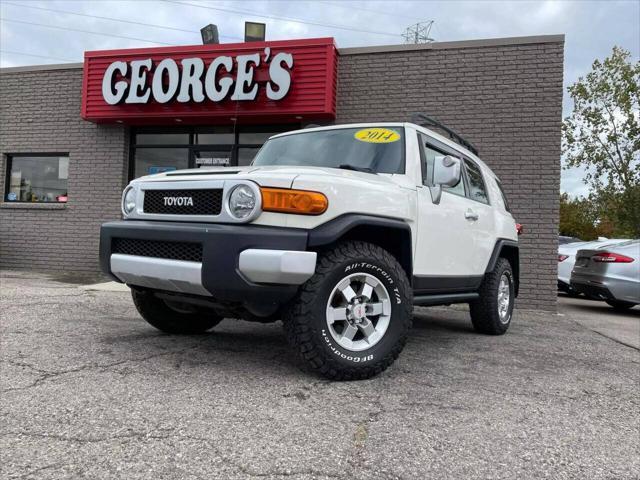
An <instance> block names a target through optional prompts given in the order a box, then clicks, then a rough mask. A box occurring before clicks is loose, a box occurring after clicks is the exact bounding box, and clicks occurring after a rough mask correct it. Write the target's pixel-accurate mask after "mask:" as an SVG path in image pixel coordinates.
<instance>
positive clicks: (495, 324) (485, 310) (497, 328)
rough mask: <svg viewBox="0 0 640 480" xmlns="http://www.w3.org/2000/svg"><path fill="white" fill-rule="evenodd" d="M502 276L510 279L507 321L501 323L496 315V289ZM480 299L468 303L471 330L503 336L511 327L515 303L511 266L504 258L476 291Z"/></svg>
mask: <svg viewBox="0 0 640 480" xmlns="http://www.w3.org/2000/svg"><path fill="white" fill-rule="evenodd" d="M502 275H507V276H508V278H509V279H510V282H509V288H510V295H509V301H510V305H509V310H508V317H507V321H502V320H501V319H500V315H499V313H498V287H499V285H500V279H501V278H502ZM478 293H479V294H480V298H478V299H477V300H474V301H472V302H469V312H470V314H471V323H472V324H473V328H474V329H475V330H476V331H477V332H479V333H484V334H487V335H503V334H504V333H506V331H507V330H508V329H509V325H511V318H512V316H513V304H514V301H515V284H514V277H513V271H512V269H511V264H510V263H509V261H508V260H507V259H506V258H498V261H497V262H496V266H495V267H494V269H493V271H491V272H489V273H486V274H485V276H484V279H483V280H482V283H481V284H480V288H479V290H478Z"/></svg>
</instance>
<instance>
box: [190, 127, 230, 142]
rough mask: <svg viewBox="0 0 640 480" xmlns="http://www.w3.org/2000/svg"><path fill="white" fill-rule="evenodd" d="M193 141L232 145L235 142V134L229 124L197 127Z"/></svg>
mask: <svg viewBox="0 0 640 480" xmlns="http://www.w3.org/2000/svg"><path fill="white" fill-rule="evenodd" d="M194 143H197V144H199V145H233V144H234V143H236V135H235V133H234V132H233V127H231V126H223V127H209V128H198V129H196V133H195V139H194Z"/></svg>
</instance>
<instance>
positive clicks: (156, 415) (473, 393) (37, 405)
mask: <svg viewBox="0 0 640 480" xmlns="http://www.w3.org/2000/svg"><path fill="white" fill-rule="evenodd" d="M1 282H2V298H1V302H2V303H1V305H0V308H1V310H0V315H1V316H2V322H1V344H0V346H1V351H0V360H1V385H0V387H1V389H2V396H1V403H0V413H1V418H2V424H1V432H0V434H1V436H0V439H1V440H0V455H1V458H0V469H1V470H0V477H2V478H21V479H29V478H46V479H59V478H95V479H101V480H103V479H110V478H126V479H138V478H144V479H157V478H162V479H173V478H176V479H212V478H223V479H241V478H242V479H245V478H254V477H255V478H258V477H259V478H273V479H278V478H285V477H286V478H295V479H298V478H300V479H312V478H314V479H316V478H317V479H325V478H326V479H365V478H376V479H378V478H390V479H391V478H398V479H417V478H439V479H442V478H451V479H461V478H509V479H513V478H518V479H524V478H579V479H584V478H590V479H594V478H602V479H605V478H606V479H614V478H615V479H625V478H628V479H637V478H638V477H640V442H639V441H638V439H639V435H640V416H639V415H638V411H639V404H640V396H639V395H638V393H639V382H640V368H639V364H640V354H639V352H638V350H637V349H635V348H633V347H632V346H628V345H626V344H623V343H620V342H619V341H616V340H614V339H610V338H608V337H607V336H605V335H604V334H602V333H597V332H594V331H592V330H591V329H590V328H587V327H585V326H584V325H583V324H580V323H578V322H577V321H575V318H576V316H580V313H579V310H578V313H575V312H565V314H564V316H562V315H550V314H545V313H536V312H523V311H519V312H516V317H515V322H514V324H513V325H512V327H511V330H510V331H509V333H508V334H507V335H506V336H503V337H488V336H481V335H477V334H475V333H473V332H472V330H471V328H470V323H469V321H468V319H467V313H466V312H465V311H464V310H463V309H462V308H460V307H458V308H455V309H453V308H432V309H418V310H417V311H416V314H415V320H414V330H413V336H412V338H411V340H410V341H409V343H408V345H407V347H406V349H405V350H404V352H403V354H402V355H401V357H400V359H399V360H398V361H397V362H396V363H395V364H394V365H393V366H392V367H391V368H390V369H389V370H388V371H387V372H385V373H384V374H383V375H381V376H379V377H377V378H374V379H372V380H367V381H363V382H351V383H331V382H328V381H325V380H323V379H321V378H318V377H316V376H314V375H313V374H311V373H309V372H306V371H304V370H301V369H300V368H299V365H298V362H297V360H296V359H295V357H293V355H291V354H290V352H289V350H288V349H287V347H286V344H285V339H284V335H283V333H282V327H281V325H280V324H279V323H278V324H270V325H261V324H250V323H244V322H238V321H234V320H225V321H224V322H223V323H221V324H220V325H219V326H218V327H217V329H216V330H214V332H213V333H210V334H207V335H203V336H186V337H178V336H168V335H164V334H161V333H159V332H157V331H155V330H154V329H153V328H151V327H150V326H148V325H147V324H146V323H145V322H143V321H142V320H141V319H139V317H138V315H137V313H136V311H135V310H134V307H133V305H132V303H131V301H130V298H129V296H128V295H127V294H126V292H95V291H84V290H81V289H79V288H78V286H77V285H74V284H70V283H63V282H60V281H54V280H52V279H50V278H47V277H46V276H44V275H37V274H27V273H18V272H4V273H3V274H2V277H1ZM629 316H630V317H629V318H631V319H635V320H636V321H638V322H640V319H639V318H638V317H637V314H636V313H633V312H631V313H629ZM632 321H633V320H632Z"/></svg>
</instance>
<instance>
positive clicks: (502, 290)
mask: <svg viewBox="0 0 640 480" xmlns="http://www.w3.org/2000/svg"><path fill="white" fill-rule="evenodd" d="M510 301H511V279H510V278H509V276H508V275H507V274H506V273H503V274H502V276H501V277H500V284H499V285H498V316H499V317H500V322H502V323H509V320H510V318H509V317H510V314H509V304H510Z"/></svg>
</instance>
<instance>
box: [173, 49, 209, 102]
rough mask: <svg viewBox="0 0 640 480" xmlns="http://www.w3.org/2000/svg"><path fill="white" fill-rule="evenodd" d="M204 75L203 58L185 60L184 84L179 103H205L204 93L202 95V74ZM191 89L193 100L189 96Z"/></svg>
mask: <svg viewBox="0 0 640 480" xmlns="http://www.w3.org/2000/svg"><path fill="white" fill-rule="evenodd" d="M203 73H204V62H203V61H202V59H201V58H185V59H184V60H182V82H181V83H180V93H179V94H178V101H179V102H180V103H187V102H188V101H190V100H193V101H194V102H198V103H200V102H203V101H204V93H202V74H203ZM189 88H191V92H192V93H193V98H192V97H191V96H190V95H189Z"/></svg>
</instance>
